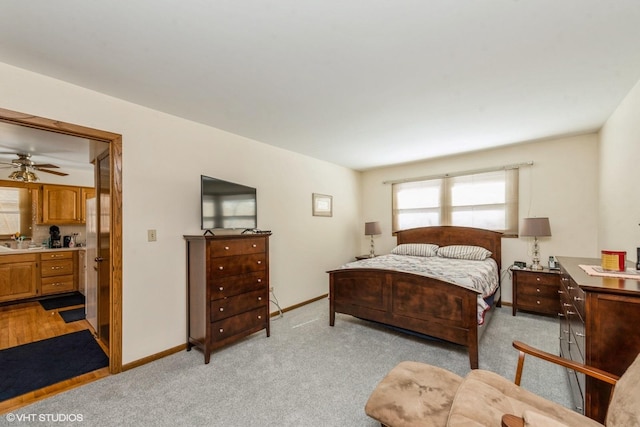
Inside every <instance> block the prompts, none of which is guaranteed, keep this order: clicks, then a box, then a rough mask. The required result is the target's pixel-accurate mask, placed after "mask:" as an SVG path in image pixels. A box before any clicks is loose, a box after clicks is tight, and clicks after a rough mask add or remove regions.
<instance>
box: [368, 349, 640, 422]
mask: <svg viewBox="0 0 640 427" xmlns="http://www.w3.org/2000/svg"><path fill="white" fill-rule="evenodd" d="M513 346H514V347H515V348H516V349H518V350H519V351H520V355H519V358H518V366H517V369H516V377H515V382H511V381H509V380H507V379H505V378H503V377H501V376H499V375H497V374H495V373H493V372H489V371H484V370H480V369H476V370H472V371H471V372H470V373H469V374H468V375H467V376H466V377H464V378H462V377H460V376H458V375H456V374H454V373H451V372H449V371H447V370H445V369H442V368H438V367H436V366H431V365H427V364H424V363H418V362H402V363H400V364H399V365H397V366H396V367H395V368H393V369H392V370H391V371H390V372H389V373H388V374H387V376H386V377H385V378H384V379H383V380H382V381H381V382H380V384H378V386H377V387H376V389H375V390H374V391H373V393H372V394H371V396H370V397H369V400H368V401H367V404H366V406H365V412H366V413H367V415H369V416H370V417H372V418H374V419H376V420H378V421H379V422H380V423H381V424H382V425H383V426H389V427H408V426H434V427H443V426H496V427H498V426H505V427H516V426H518V427H523V426H526V427H538V426H544V427H556V426H558V427H560V426H569V427H590V426H601V425H602V424H600V423H598V422H596V421H594V420H592V419H590V418H587V417H585V416H583V415H581V414H578V413H577V412H574V411H572V410H570V409H568V408H566V407H564V406H562V405H559V404H557V403H554V402H551V401H548V400H546V399H544V398H542V397H540V396H537V395H535V394H533V393H531V392H529V391H527V390H525V389H523V388H521V387H520V379H521V378H522V370H523V367H524V360H525V354H530V355H533V356H536V357H539V358H541V359H543V360H546V361H549V362H552V363H556V364H559V365H561V366H564V367H566V368H569V369H573V370H575V371H577V372H581V373H584V374H586V375H588V376H591V377H593V378H596V379H598V380H600V381H604V382H606V383H609V384H611V385H612V386H613V393H612V397H611V402H610V404H609V409H608V411H607V416H606V420H605V425H606V426H608V427H623V426H624V427H632V426H640V355H639V356H638V357H637V358H636V360H635V361H634V362H633V364H631V366H629V368H628V369H627V371H626V372H625V373H624V375H622V377H618V376H616V375H612V374H609V373H607V372H604V371H602V370H599V369H596V368H591V367H589V366H586V365H583V364H579V363H576V362H573V361H570V360H567V359H563V358H561V357H558V356H556V355H553V354H550V353H547V352H544V351H540V350H537V349H535V348H533V347H530V346H528V345H526V344H523V343H521V342H519V341H515V342H514V343H513Z"/></svg>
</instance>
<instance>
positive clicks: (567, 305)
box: [562, 302, 571, 307]
mask: <svg viewBox="0 0 640 427" xmlns="http://www.w3.org/2000/svg"><path fill="white" fill-rule="evenodd" d="M562 306H563V307H571V304H567V303H566V302H563V303H562Z"/></svg>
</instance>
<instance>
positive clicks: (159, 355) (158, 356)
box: [122, 294, 329, 372]
mask: <svg viewBox="0 0 640 427" xmlns="http://www.w3.org/2000/svg"><path fill="white" fill-rule="evenodd" d="M328 296H329V294H324V295H320V296H318V297H315V298H312V299H310V300H307V301H303V302H301V303H299V304H295V305H292V306H291V307H287V308H283V309H282V312H283V313H286V312H287V311H291V310H295V309H296V308H300V307H302V306H305V305H307V304H311V303H312V302H316V301H319V300H321V299H323V298H327V297H328ZM279 315H280V312H279V311H274V312H273V313H271V314H270V317H275V316H279ZM186 349H187V344H186V343H185V344H181V345H177V346H175V347H172V348H169V349H167V350H165V351H161V352H160V353H156V354H152V355H150V356H147V357H143V358H142V359H138V360H134V361H133V362H130V363H127V364H125V365H122V372H124V371H128V370H129V369H134V368H137V367H139V366H142V365H146V364H147V363H151V362H154V361H156V360H159V359H162V358H163V357H167V356H171V355H172V354H175V353H178V352H179V351H182V350H186Z"/></svg>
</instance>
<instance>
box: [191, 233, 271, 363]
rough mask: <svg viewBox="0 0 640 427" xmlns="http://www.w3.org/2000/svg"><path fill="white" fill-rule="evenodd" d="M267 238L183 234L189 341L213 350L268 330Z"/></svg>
mask: <svg viewBox="0 0 640 427" xmlns="http://www.w3.org/2000/svg"><path fill="white" fill-rule="evenodd" d="M269 236H270V234H249V235H224V236H184V238H185V240H186V243H187V286H188V322H189V323H188V329H189V330H188V343H187V350H191V348H192V347H193V346H197V347H198V348H200V349H202V351H203V352H204V363H209V360H210V356H211V352H212V351H213V350H215V349H216V348H219V347H222V346H224V345H227V344H230V343H232V342H235V341H237V340H239V339H241V338H243V337H246V336H247V335H250V334H253V333H255V332H257V331H260V330H262V329H266V333H267V337H268V336H269V335H270V331H269Z"/></svg>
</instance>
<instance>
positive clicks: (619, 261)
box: [601, 251, 627, 271]
mask: <svg viewBox="0 0 640 427" xmlns="http://www.w3.org/2000/svg"><path fill="white" fill-rule="evenodd" d="M601 252H602V258H601V267H602V269H603V270H609V271H626V264H627V253H626V252H625V251H601Z"/></svg>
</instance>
